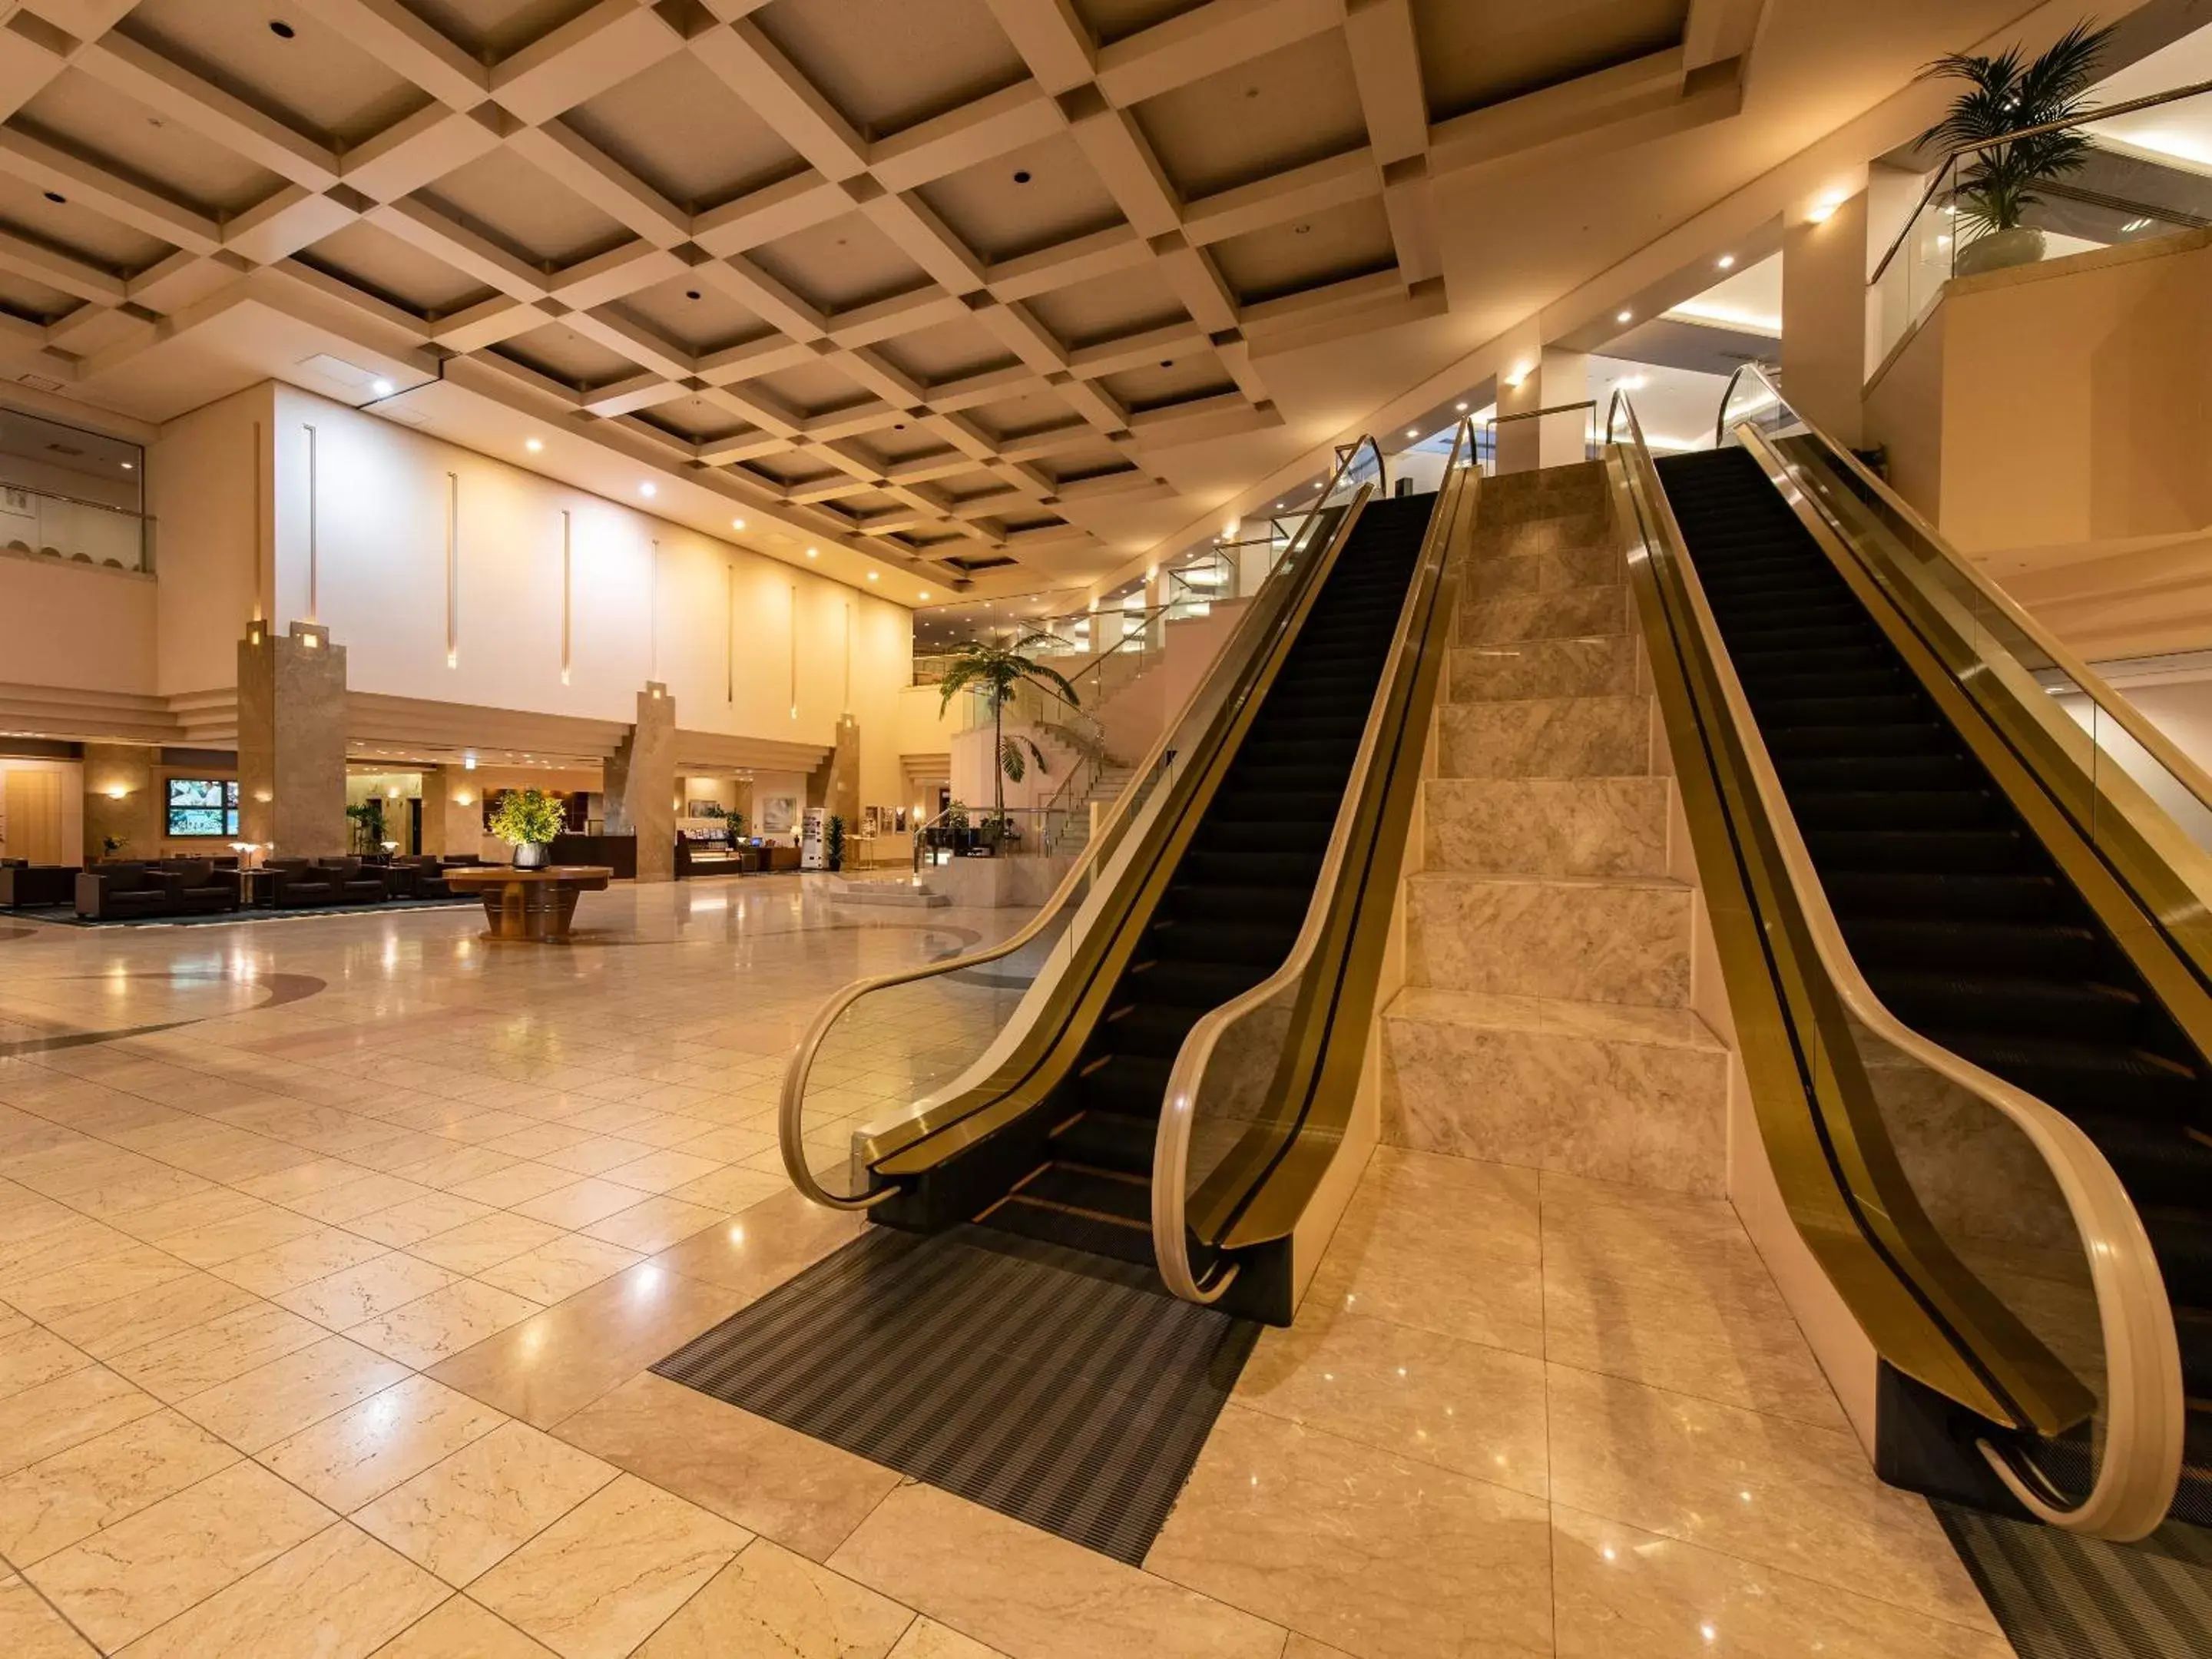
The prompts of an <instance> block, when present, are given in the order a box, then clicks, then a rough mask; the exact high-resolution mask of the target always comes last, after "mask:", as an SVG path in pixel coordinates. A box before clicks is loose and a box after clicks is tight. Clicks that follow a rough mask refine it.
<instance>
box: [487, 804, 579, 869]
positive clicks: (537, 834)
mask: <svg viewBox="0 0 2212 1659" xmlns="http://www.w3.org/2000/svg"><path fill="white" fill-rule="evenodd" d="M567 827H568V815H567V814H566V813H565V812H563V811H562V808H561V798H560V797H559V796H558V795H555V794H551V793H548V792H547V791H545V790H543V789H510V790H508V791H507V793H505V794H504V795H501V797H500V799H499V805H497V806H496V807H495V808H494V809H493V811H492V815H491V832H492V834H494V835H495V836H498V837H499V838H500V839H501V841H503V842H507V845H509V846H510V847H512V848H514V867H515V868H516V869H518V870H540V869H543V868H544V866H546V865H547V864H548V863H549V862H550V858H549V856H548V854H547V853H546V850H545V849H546V848H549V847H550V846H551V845H552V844H553V838H554V837H555V836H557V835H559V834H560V833H561V832H562V829H566V828H567Z"/></svg>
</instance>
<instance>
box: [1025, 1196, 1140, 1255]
mask: <svg viewBox="0 0 2212 1659" xmlns="http://www.w3.org/2000/svg"><path fill="white" fill-rule="evenodd" d="M982 1220H983V1225H985V1226H987V1227H996V1228H998V1229H999V1230H1000V1231H1001V1232H1009V1233H1015V1234H1018V1235H1019V1236H1020V1237H1024V1238H1034V1239H1036V1240H1037V1241H1039V1242H1040V1243H1046V1244H1063V1245H1066V1246H1067V1247H1068V1248H1069V1249H1077V1250H1083V1251H1085V1252H1087V1253H1089V1254H1090V1255H1103V1256H1110V1257H1111V1258H1113V1259H1114V1260H1115V1261H1128V1262H1133V1263H1135V1264H1136V1265H1138V1266H1139V1267H1152V1265H1153V1258H1152V1229H1151V1228H1150V1227H1149V1226H1146V1227H1136V1226H1132V1225H1128V1224H1127V1223H1124V1222H1119V1221H1105V1220H1101V1219H1099V1218H1097V1217H1095V1216H1087V1215H1083V1214H1079V1213H1078V1212H1074V1211H1072V1210H1063V1209H1060V1208H1057V1207H1054V1206H1049V1205H1044V1204H1036V1203H1031V1202H1030V1201H1028V1200H1024V1199H1023V1198H1022V1197H1020V1196H1019V1195H1018V1194H1017V1195H1015V1196H1013V1197H1011V1198H1009V1199H1007V1200H1006V1201H1005V1202H1004V1203H1002V1204H1000V1206H999V1207H998V1208H997V1209H995V1210H993V1211H992V1212H990V1213H989V1214H988V1215H987V1216H985V1217H984V1218H982Z"/></svg>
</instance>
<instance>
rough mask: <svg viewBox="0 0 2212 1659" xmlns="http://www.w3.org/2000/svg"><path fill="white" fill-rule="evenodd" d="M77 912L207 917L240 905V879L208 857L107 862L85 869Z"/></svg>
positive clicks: (108, 917)
mask: <svg viewBox="0 0 2212 1659" xmlns="http://www.w3.org/2000/svg"><path fill="white" fill-rule="evenodd" d="M236 908H238V888H237V885H236V884H235V883H234V882H231V881H228V880H225V879H223V878H222V877H221V876H220V875H218V873H217V872H216V867H215V866H214V865H213V864H212V863H210V862H209V861H207V860H204V859H189V860H180V861H179V862H177V863H174V864H103V865H100V866H98V867H96V868H94V869H90V870H80V871H78V872H77V874H76V913H77V915H80V916H82V917H83V918H84V919H85V920H86V921H123V920H125V919H127V918H132V917H138V916H189V915H207V914H208V913H210V912H212V911H217V910H235V909H236Z"/></svg>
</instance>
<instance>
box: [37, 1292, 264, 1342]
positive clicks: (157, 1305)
mask: <svg viewBox="0 0 2212 1659" xmlns="http://www.w3.org/2000/svg"><path fill="white" fill-rule="evenodd" d="M255 1300H256V1298H255V1297H254V1295H253V1293H252V1291H247V1290H245V1289H242V1288H241V1287H240V1286H239V1285H233V1284H231V1283H229V1282H228V1280H226V1279H218V1278H216V1276H215V1275H214V1274H213V1273H200V1272H197V1271H194V1272H192V1273H187V1274H186V1275H185V1276H184V1277H183V1278H180V1279H170V1280H168V1281H167V1283H165V1284H161V1285H155V1286H154V1287H153V1289H151V1290H148V1291H139V1292H138V1293H137V1295H136V1296H122V1297H116V1299H115V1300H114V1301H112V1302H103V1303H101V1304H99V1305H98V1306H97V1307H93V1308H85V1309H82V1310H79V1311H77V1312H76V1313H71V1314H64V1315H62V1316H60V1317H58V1318H57V1319H55V1320H54V1321H52V1326H53V1328H54V1331H55V1332H56V1334H58V1335H60V1336H63V1337H64V1338H66V1339H67V1340H69V1341H70V1342H72V1343H74V1344H75V1345H76V1346H78V1347H80V1348H82V1349H83V1350H84V1351H85V1352H87V1353H88V1354H90V1355H92V1356H93V1357H94V1358H96V1359H109V1358H114V1357H115V1356H116V1355H118V1354H124V1353H128V1352H131V1351H132V1350H133V1349H137V1348H143V1347H145V1346H149V1344H152V1343H155V1342H159V1341H161V1340H165V1339H166V1338H168V1337H172V1336H177V1335H180V1334H183V1333H185V1332H186V1331H189V1330H192V1329H195V1328H197V1327H199V1326H201V1325H204V1324H206V1323H207V1322H209V1321H210V1320H214V1319H220V1318H222V1316H224V1315H225V1314H232V1313H236V1312H238V1311H239V1310H240V1309H243V1308H250V1307H252V1305H253V1304H254V1303H255Z"/></svg>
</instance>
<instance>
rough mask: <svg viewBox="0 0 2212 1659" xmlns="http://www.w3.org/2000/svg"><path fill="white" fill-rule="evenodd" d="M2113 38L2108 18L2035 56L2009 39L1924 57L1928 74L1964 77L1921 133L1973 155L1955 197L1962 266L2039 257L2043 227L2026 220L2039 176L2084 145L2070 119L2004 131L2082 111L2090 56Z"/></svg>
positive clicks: (2055, 172)
mask: <svg viewBox="0 0 2212 1659" xmlns="http://www.w3.org/2000/svg"><path fill="white" fill-rule="evenodd" d="M2111 40H2112V29H2111V28H2110V27H2105V28H2096V27H2092V26H2091V24H2090V23H2088V22H2087V21H2083V22H2080V23H2076V24H2075V26H2074V27H2072V28H2070V29H2069V30H2067V31H2066V33H2064V34H2063V35H2062V36H2060V37H2059V39H2058V40H2057V41H2056V42H2055V43H2054V44H2053V45H2052V46H2051V48H2050V50H2048V51H2047V52H2045V53H2044V54H2043V55H2042V56H2041V57H2039V58H2036V59H2035V60H2034V61H2033V62H2032V63H2023V62H2022V61H2021V53H2020V48H2019V47H2017V46H2015V47H2014V48H2012V50H2010V51H2009V52H2004V53H2002V54H2001V55H2000V56H1997V57H1995V58H1978V57H1973V56H1972V55H1969V54H1967V53H1963V52H1953V53H1950V54H1949V55H1948V56H1946V57H1943V58H1937V59H1936V61H1935V62H1934V63H1933V64H1929V66H1928V70H1927V72H1928V74H1929V75H1930V76H1935V77H1937V78H1939V79H1946V80H1954V81H1964V82H1966V91H1964V92H1962V93H1960V94H1959V96H1958V98H1957V99H1956V100H1954V102H1953V103H1952V106H1951V111H1950V113H1949V114H1948V115H1946V116H1945V117H1944V118H1942V120H1941V121H1938V122H1937V123H1936V125H1934V126H1932V127H1930V128H1929V129H1928V131H1925V132H1923V133H1922V134H1921V135H1920V142H1921V143H1923V144H1929V143H1935V144H1941V145H1942V147H1943V148H1944V149H1947V150H1952V151H1964V150H1971V152H1972V156H1973V160H1972V162H1971V163H1967V164H1966V165H1965V166H1964V167H1962V168H1961V170H1960V173H1959V178H1958V186H1957V197H1956V203H1955V205H1956V206H1957V209H1958V221H1959V223H1958V230H1957V233H1956V234H1957V235H1958V237H1959V257H1958V258H1957V261H1956V264H1957V268H1958V269H1959V270H1960V272H1961V273H1966V272H1970V271H1973V270H1995V269H1996V268H1998V267H2000V266H2002V265H2010V264H2028V263H2030V262H2032V261H2033V260H2035V259H2037V258H2041V257H2042V241H2043V233H2042V232H2041V231H2039V230H2036V229H2033V228H2030V227H2028V226H2027V224H2026V223H2025V219H2026V216H2027V210H2028V209H2030V208H2032V207H2033V206H2035V205H2036V204H2038V203H2039V201H2040V200H2041V199H2042V198H2041V197H2039V196H2037V195H2036V193H2035V190H2036V186H2037V185H2042V184H2046V183H2048V182H2050V181H2051V179H2057V178H2058V177H2059V176H2060V175H2062V174H2063V173H2072V172H2074V171H2075V170H2076V169H2077V168H2079V167H2081V165H2082V163H2084V162H2085V161H2087V160H2088V159H2089V151H2090V148H2091V146H2090V143H2089V141H2088V139H2087V138H2086V137H2083V136H2082V135H2081V131H2079V130H2078V129H2075V128H2068V129H2067V130H2065V131H2059V132H2031V133H2030V136H2028V137H2025V138H2015V137H2010V136H2009V135H2011V134H2013V133H2016V132H2022V131H2028V130H2029V129H2032V128H2035V127H2042V126H2048V125H2051V124H2052V123H2054V122H2057V121H2067V120H2071V119H2072V118H2075V116H2077V115H2080V114H2081V113H2082V112H2083V110H2084V109H2085V108H2086V107H2087V94H2088V91H2089V88H2090V85H2091V83H2092V82H2093V81H2094V80H2095V78H2096V73H2097V60H2098V59H2099V58H2100V57H2102V56H2103V55H2104V51H2105V47H2106V46H2107V45H2108V44H2109V43H2110V42H2111ZM1965 159H1966V158H1965V156H1964V155H1960V161H1965Z"/></svg>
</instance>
